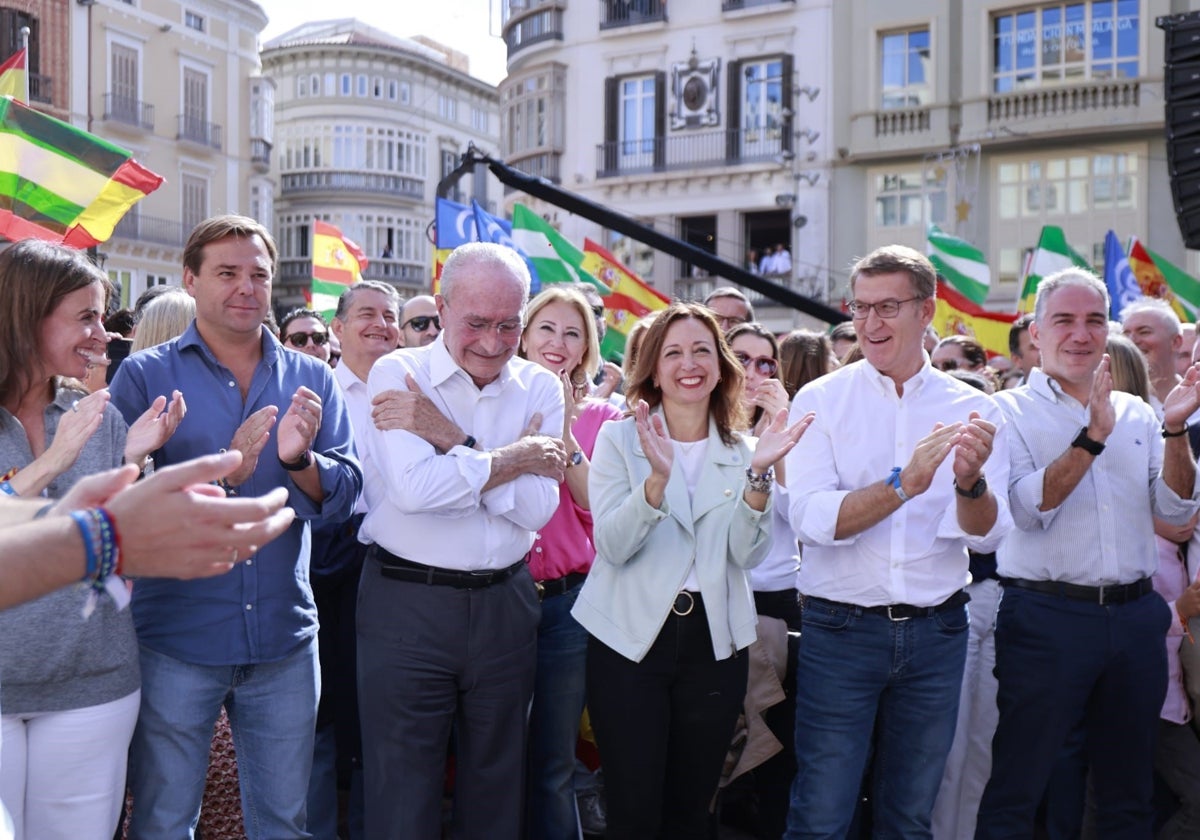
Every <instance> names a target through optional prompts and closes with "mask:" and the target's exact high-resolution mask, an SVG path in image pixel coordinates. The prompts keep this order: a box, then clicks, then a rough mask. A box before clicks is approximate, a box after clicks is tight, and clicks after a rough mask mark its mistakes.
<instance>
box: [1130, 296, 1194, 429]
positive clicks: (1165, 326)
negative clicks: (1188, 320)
mask: <svg viewBox="0 0 1200 840" xmlns="http://www.w3.org/2000/svg"><path fill="white" fill-rule="evenodd" d="M1121 326H1122V327H1123V328H1124V330H1125V335H1126V337H1128V338H1129V339H1130V340H1131V341H1132V342H1133V343H1134V344H1136V345H1137V348H1138V349H1139V350H1141V351H1142V355H1143V356H1145V357H1146V364H1147V365H1148V366H1149V368H1150V388H1151V391H1153V394H1154V402H1155V403H1157V404H1156V405H1155V406H1154V407H1155V410H1156V411H1161V409H1162V402H1163V400H1165V399H1166V398H1167V394H1169V393H1171V389H1172V388H1174V387H1175V386H1176V385H1178V384H1179V380H1180V375H1179V374H1178V373H1177V372H1176V370H1175V366H1176V363H1175V357H1176V355H1177V354H1178V352H1179V348H1180V347H1181V346H1182V345H1183V335H1182V333H1181V331H1180V323H1179V316H1178V315H1176V314H1175V310H1174V309H1172V308H1171V304H1169V303H1167V302H1166V301H1165V300H1162V299H1160V298H1150V297H1143V298H1138V299H1137V300H1135V301H1133V303H1131V304H1129V305H1128V306H1126V307H1125V309H1124V310H1122V311H1121Z"/></svg>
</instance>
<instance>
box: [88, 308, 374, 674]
mask: <svg viewBox="0 0 1200 840" xmlns="http://www.w3.org/2000/svg"><path fill="white" fill-rule="evenodd" d="M301 385H304V386H307V387H308V388H309V389H311V390H312V391H314V392H315V393H316V394H317V396H319V397H320V398H321V404H322V410H321V427H320V430H319V431H318V432H317V437H316V439H315V440H314V441H313V446H312V450H313V454H314V456H315V458H316V462H317V468H318V470H319V471H320V474H321V489H322V490H324V491H325V498H324V500H323V501H322V502H321V503H319V504H318V503H317V502H314V501H313V500H312V499H310V498H309V497H308V496H307V495H305V494H304V492H303V491H301V490H300V489H299V488H298V487H297V486H296V485H295V483H293V482H292V481H291V479H290V478H289V474H288V472H287V471H286V470H284V469H283V467H282V466H280V464H279V451H278V449H277V448H276V435H275V430H274V429H273V430H272V432H271V436H270V437H269V438H268V440H267V444H266V447H265V448H264V449H263V452H262V454H261V455H260V456H259V459H258V466H257V467H256V468H255V470H254V474H253V475H251V476H250V478H249V479H248V480H247V481H246V482H245V483H244V484H242V485H241V486H240V487H239V488H238V492H239V493H240V494H242V495H247V496H258V495H262V494H263V493H267V492H269V491H270V490H272V489H273V488H275V487H287V488H288V489H289V491H290V496H289V499H288V504H289V505H290V506H291V507H292V508H294V509H295V511H296V521H295V522H293V523H292V526H291V527H290V528H288V530H287V531H286V532H284V533H283V534H282V535H280V536H279V537H278V538H276V539H275V540H273V541H272V542H270V543H268V544H267V545H264V546H263V547H262V548H261V549H259V551H258V553H257V554H255V555H254V557H253V558H250V559H249V560H247V561H246V562H244V563H239V564H238V565H237V566H235V567H234V569H233V570H232V571H230V572H228V573H227V574H224V575H221V576H219V577H215V578H206V579H203V580H193V581H178V580H165V579H152V578H147V579H142V580H138V581H137V583H136V584H135V585H134V587H133V618H134V625H135V627H136V628H137V634H138V640H139V641H140V642H141V643H142V644H144V645H146V646H147V647H150V648H151V649H153V650H156V651H158V652H160V653H164V654H166V655H168V656H172V657H174V658H176V659H180V660H183V661H185V662H191V663H194V664H197V665H238V664H253V663H257V662H272V661H276V660H279V659H283V658H284V657H286V656H287V655H288V654H290V653H292V652H293V651H295V650H297V649H298V648H299V647H300V646H301V645H303V644H307V643H308V641H309V640H310V639H312V637H313V636H315V635H316V632H317V608H316V605H315V604H314V603H313V596H312V589H311V587H310V586H309V581H308V563H309V547H310V539H311V537H310V528H309V521H316V522H321V521H339V520H344V519H346V518H348V517H349V516H350V514H351V513H352V512H353V511H354V505H355V502H356V501H357V500H358V497H359V495H360V493H361V492H362V469H361V467H360V466H359V463H358V456H357V455H356V454H355V450H354V441H353V434H352V432H351V427H350V419H349V417H348V416H347V413H346V404H345V401H344V399H343V397H342V394H341V391H340V390H339V388H338V387H337V384H336V383H335V382H334V379H333V373H332V371H331V370H330V369H329V367H328V366H327V365H325V364H324V363H322V362H320V361H319V360H317V359H314V358H312V357H311V356H307V355H305V354H303V353H292V352H290V351H287V350H284V349H283V347H282V345H280V343H279V342H278V341H276V340H275V338H274V336H272V335H271V334H270V333H268V332H267V331H266V330H263V338H262V360H261V361H260V362H259V363H258V367H257V368H256V369H255V371H254V375H253V377H252V379H251V381H250V388H249V390H248V392H247V395H246V399H245V400H243V399H242V394H241V390H240V389H239V387H238V383H237V380H236V379H235V378H234V376H233V374H232V373H231V372H230V371H229V369H228V368H226V367H225V366H224V365H222V364H220V363H219V362H218V361H217V359H216V357H215V356H214V355H213V353H212V351H211V350H210V349H209V348H208V346H207V345H206V344H205V343H204V340H203V339H202V338H201V337H200V334H199V332H198V331H197V330H196V325H195V323H194V322H193V324H192V326H190V327H189V328H188V330H187V332H185V333H184V334H183V335H182V336H180V337H179V338H178V339H176V340H174V341H169V342H167V343H166V344H161V345H159V346H158V347H154V348H151V349H149V350H146V351H144V352H141V353H136V354H134V355H132V356H130V357H129V358H128V359H126V360H125V361H124V362H123V363H122V364H121V367H120V370H118V371H117V375H116V376H115V377H114V378H113V382H112V386H111V390H112V402H113V404H114V405H115V406H117V408H119V409H120V410H121V413H122V414H123V415H124V416H125V419H126V421H127V422H129V423H132V422H133V421H134V420H135V419H136V418H137V417H138V416H139V415H140V414H141V413H142V412H144V411H145V410H146V408H147V407H149V405H150V403H151V402H152V401H153V400H154V399H155V397H157V396H159V395H160V394H161V395H165V396H167V397H170V394H171V391H172V390H174V389H178V390H180V391H182V392H183V396H184V399H185V400H186V401H187V406H188V411H187V415H186V416H185V417H184V419H183V422H181V423H180V424H179V428H178V429H177V430H176V431H175V434H174V435H173V436H172V437H171V439H170V440H169V441H167V443H166V445H165V446H164V447H163V448H162V449H161V450H159V451H158V452H156V453H154V463H155V465H156V466H159V467H161V466H166V465H168V464H176V463H179V462H181V461H185V460H187V459H189V458H194V457H197V456H199V455H210V454H213V453H215V452H220V451H223V450H225V449H227V448H228V447H229V444H230V441H232V440H233V434H234V432H235V431H236V430H237V428H238V426H240V425H241V424H242V422H243V421H245V420H246V418H248V417H249V416H250V415H251V414H253V413H254V412H255V411H257V410H259V409H260V408H263V407H264V406H268V405H274V406H278V407H279V420H282V419H283V415H284V413H285V412H286V411H287V409H288V407H289V405H290V404H291V400H292V395H293V394H294V393H295V392H296V389H297V388H299V387H300V386H301ZM277 422H278V421H277ZM147 514H149V515H153V511H147ZM178 526H179V527H180V528H181V529H183V528H187V527H188V526H189V523H187V522H180V523H178Z"/></svg>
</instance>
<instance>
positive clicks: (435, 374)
mask: <svg viewBox="0 0 1200 840" xmlns="http://www.w3.org/2000/svg"><path fill="white" fill-rule="evenodd" d="M444 335H445V333H441V334H440V335H438V337H437V339H436V340H434V342H433V343H432V344H430V345H429V381H430V383H431V384H432V385H433V387H435V388H437V387H440V386H441V385H444V384H445V383H446V382H447V381H448V380H449V379H450V378H451V377H453V376H455V375H459V376H464V377H466V378H467V380H468V381H470V382H471V384H472V385H474V384H475V380H474V379H472V378H471V374H469V373H467V372H466V371H465V370H463V369H462V368H461V367H459V364H458V362H456V361H454V357H453V356H451V355H450V351H449V350H448V349H447V348H446V342H445V341H443V340H442V337H443V336H444ZM509 361H511V359H510V360H509ZM511 378H512V365H511V364H506V365H504V367H503V368H501V369H500V375H499V376H497V377H496V378H495V380H493V381H491V382H489V383H487V384H486V385H484V386H483V387H482V388H479V390H480V391H481V392H482V391H487V390H488V389H493V388H494V389H496V390H500V389H503V388H504V386H505V385H506V384H507V383H508V380H509V379H511ZM476 387H477V388H478V386H476Z"/></svg>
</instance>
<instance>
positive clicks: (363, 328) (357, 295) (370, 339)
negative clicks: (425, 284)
mask: <svg viewBox="0 0 1200 840" xmlns="http://www.w3.org/2000/svg"><path fill="white" fill-rule="evenodd" d="M353 294H354V296H353V297H352V298H350V303H349V305H348V306H347V307H346V311H345V313H343V317H341V318H334V319H333V321H332V322H331V323H330V327H331V329H332V330H333V333H334V335H336V336H337V338H338V340H339V341H340V342H341V344H342V363H343V364H347V365H350V369H351V370H352V371H354V372H355V373H356V374H358V376H359V378H360V379H364V380H365V379H366V376H364V375H363V374H365V373H366V372H367V371H369V370H370V369H371V365H373V364H375V362H376V361H378V360H379V359H380V358H382V357H383V356H385V355H387V354H388V353H390V352H392V351H393V350H395V349H396V347H397V346H399V341H400V327H399V325H398V323H397V321H398V320H399V317H400V316H399V313H398V311H397V307H396V304H395V302H394V301H391V300H389V299H388V296H387V295H385V294H384V293H383V292H380V291H376V290H375V289H359V290H358V291H356V292H354V293H353Z"/></svg>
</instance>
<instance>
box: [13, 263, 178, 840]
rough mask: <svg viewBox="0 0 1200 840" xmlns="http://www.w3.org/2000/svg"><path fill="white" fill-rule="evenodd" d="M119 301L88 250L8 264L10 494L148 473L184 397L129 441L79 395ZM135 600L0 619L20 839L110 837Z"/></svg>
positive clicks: (116, 589) (129, 715) (68, 605)
mask: <svg viewBox="0 0 1200 840" xmlns="http://www.w3.org/2000/svg"><path fill="white" fill-rule="evenodd" d="M110 292H111V285H110V284H109V282H108V279H107V278H106V277H105V276H104V274H103V273H102V272H101V271H100V270H99V269H98V268H96V266H95V265H93V264H92V263H91V262H90V261H89V260H88V259H87V257H86V256H85V255H84V254H83V253H81V252H79V251H76V250H73V249H70V248H66V247H63V246H59V245H51V244H48V243H45V242H40V241H36V240H26V241H23V242H18V243H16V244H15V245H13V246H12V247H10V248H9V249H8V250H7V251H5V252H4V253H2V254H0V472H2V473H3V477H4V479H5V480H3V481H0V491H2V492H3V493H4V494H6V495H10V496H22V497H37V496H45V497H48V498H58V497H59V496H61V495H63V494H64V493H65V492H66V491H67V490H68V489H69V488H70V487H71V485H73V484H74V483H75V482H76V481H78V480H79V479H80V478H83V477H84V476H86V475H89V474H91V473H94V472H100V471H102V470H107V469H110V468H112V467H115V466H119V465H120V464H122V463H128V462H133V463H137V464H139V465H141V464H143V462H144V461H145V459H146V457H147V456H148V455H149V454H150V453H151V452H153V451H154V450H156V449H158V448H159V447H160V446H161V445H162V444H163V443H164V442H165V441H166V439H167V438H168V437H169V436H170V435H171V433H172V432H173V431H174V430H175V427H176V426H177V425H178V423H179V420H180V419H181V418H182V416H183V401H182V398H180V397H179V396H178V392H176V396H175V398H174V399H173V401H172V404H171V410H170V411H169V412H168V413H167V414H163V410H164V409H166V408H167V404H166V400H165V399H164V398H162V397H160V398H159V399H158V400H157V401H156V402H155V404H154V405H153V406H151V407H150V409H149V410H148V411H147V412H146V413H145V414H143V415H142V416H141V417H140V418H139V419H138V421H137V422H136V423H135V424H134V425H133V426H132V427H131V428H129V429H128V432H127V431H126V426H125V422H124V420H123V419H122V418H121V413H120V412H119V411H117V410H116V408H114V407H112V406H110V405H109V404H108V403H109V394H108V391H107V390H101V391H96V392H95V393H92V394H88V393H87V392H86V391H85V390H83V387H82V385H81V383H80V382H79V381H78V380H81V379H83V377H84V376H85V375H86V374H87V371H88V368H89V367H90V366H92V365H94V364H98V363H99V360H100V359H102V358H103V357H104V351H105V345H106V344H107V342H108V336H107V334H106V332H105V330H104V325H103V323H102V322H101V320H100V319H101V317H102V316H103V314H104V309H105V301H106V299H107V297H108V294H109V293H110ZM108 527H109V528H111V527H112V526H111V523H110V524H109V525H108ZM114 539H115V540H116V541H117V542H118V543H119V537H114ZM119 568H120V567H119V565H118V566H117V569H118V571H119ZM128 601H129V594H128V590H127V589H126V587H125V585H124V583H123V582H122V581H121V579H120V577H119V574H114V575H112V576H111V577H110V578H108V584H107V585H106V586H105V587H102V588H101V589H100V590H99V591H97V590H96V589H94V588H93V589H90V590H88V591H87V593H86V594H85V593H83V592H81V591H80V588H79V587H68V588H65V589H60V590H59V591H57V592H55V593H53V594H51V595H47V596H45V597H43V598H40V599H38V600H36V601H33V602H30V603H28V604H24V605H22V606H20V607H16V608H14V609H11V610H7V611H5V612H3V613H0V637H3V639H4V644H3V646H0V675H2V677H0V710H2V712H3V716H2V717H0V724H2V734H0V750H2V752H0V798H2V799H3V800H4V802H5V804H6V805H7V806H8V807H9V809H10V810H11V812H12V816H13V819H14V823H15V827H16V837H17V838H21V837H26V838H30V840H46V839H47V838H50V839H53V838H64V840H65V839H66V838H87V837H95V838H104V837H110V836H111V835H112V832H113V829H114V828H115V826H116V823H117V815H118V813H119V812H120V808H121V801H122V799H123V797H124V792H125V762H126V753H127V751H128V748H129V741H130V738H131V737H132V735H133V727H134V723H135V721H136V720H137V715H138V704H139V699H140V691H139V686H140V676H139V671H138V650H137V641H136V639H135V638H134V632H133V621H132V619H131V618H130V614H129V611H128V610H127V609H123V608H124V607H125V605H126V604H128Z"/></svg>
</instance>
